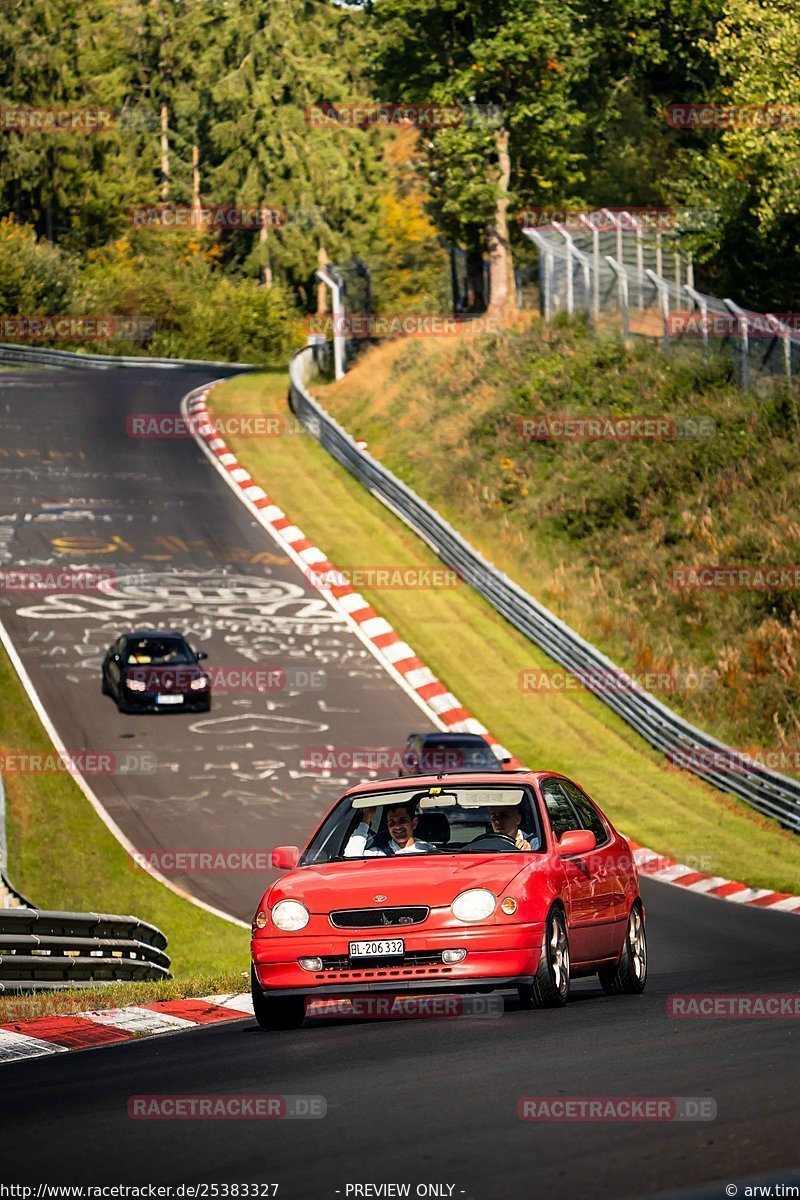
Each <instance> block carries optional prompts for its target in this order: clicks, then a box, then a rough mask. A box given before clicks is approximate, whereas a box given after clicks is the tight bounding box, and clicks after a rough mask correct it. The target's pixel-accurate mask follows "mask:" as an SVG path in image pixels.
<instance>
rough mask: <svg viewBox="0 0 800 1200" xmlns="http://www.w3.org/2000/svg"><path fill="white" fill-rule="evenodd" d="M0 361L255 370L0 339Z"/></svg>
mask: <svg viewBox="0 0 800 1200" xmlns="http://www.w3.org/2000/svg"><path fill="white" fill-rule="evenodd" d="M0 362H4V363H5V362H8V363H21V364H22V365H23V366H34V367H94V368H96V369H97V370H108V369H109V368H110V367H161V368H162V369H170V368H176V367H229V368H230V369H232V370H235V371H256V370H258V369H259V368H258V367H257V366H256V365H255V364H253V363H232V362H214V361H212V360H211V359H204V358H145V357H130V358H125V357H124V356H123V355H120V354H76V353H75V352H74V351H72V350H47V349H44V348H40V347H37V346H15V345H12V344H11V343H9V342H0Z"/></svg>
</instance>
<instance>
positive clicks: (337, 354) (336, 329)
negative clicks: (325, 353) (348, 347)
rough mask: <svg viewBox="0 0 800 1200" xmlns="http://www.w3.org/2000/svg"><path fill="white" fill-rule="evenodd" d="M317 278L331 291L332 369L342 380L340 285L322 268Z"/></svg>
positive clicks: (342, 309) (342, 320)
mask: <svg viewBox="0 0 800 1200" xmlns="http://www.w3.org/2000/svg"><path fill="white" fill-rule="evenodd" d="M317 277H318V278H319V279H321V280H322V282H323V283H324V284H326V285H327V286H328V287H329V288H330V289H331V298H332V304H331V307H332V310H333V368H334V376H335V377H336V379H344V340H345V330H344V302H343V299H342V285H341V283H339V282H338V281H337V280H335V279H334V278H333V277H332V276H331V275H329V274H328V272H327V271H326V270H324V269H323V268H322V267H318V268H317Z"/></svg>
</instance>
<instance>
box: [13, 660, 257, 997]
mask: <svg viewBox="0 0 800 1200" xmlns="http://www.w3.org/2000/svg"><path fill="white" fill-rule="evenodd" d="M0 694H2V696H3V703H2V705H1V706H0V750H2V752H3V753H14V752H16V753H26V754H36V753H43V754H44V753H48V752H52V744H51V742H50V739H49V738H48V736H47V734H46V733H45V730H44V728H43V727H42V724H41V722H40V721H39V718H38V717H37V715H36V713H35V712H34V710H33V708H32V706H31V704H30V701H29V700H28V697H27V695H26V693H25V691H24V689H23V687H22V685H21V683H20V681H19V679H18V677H17V674H16V672H15V670H14V668H13V666H12V664H11V662H10V661H9V658H8V656H7V654H6V653H5V651H4V650H2V649H0ZM4 784H5V792H6V810H7V812H6V817H7V832H8V863H9V865H8V872H9V875H10V877H11V880H12V882H13V884H14V886H15V887H16V888H18V889H19V891H20V892H22V894H23V895H25V896H27V898H28V899H29V900H30V901H31V903H33V904H35V905H36V906H37V907H39V908H53V909H66V910H68V911H79V912H87V911H88V912H111V913H120V914H123V915H128V914H132V915H134V916H137V917H139V918H141V919H142V920H144V921H148V922H150V923H151V924H153V925H157V926H158V927H159V928H160V929H163V931H164V933H165V934H166V935H167V938H168V939H169V945H168V947H167V952H168V953H169V955H170V958H171V959H172V973H173V975H174V977H175V985H171V986H176V987H177V988H178V990H179V991H180V990H181V988H185V989H186V990H185V991H184V993H183V994H186V995H191V994H192V989H193V988H194V987H196V986H197V978H198V977H200V976H202V977H205V979H206V980H208V979H210V978H212V977H214V978H218V979H219V981H220V982H221V983H223V984H225V983H226V980H229V977H231V976H232V975H237V976H238V974H239V973H241V972H242V971H244V970H245V968H246V967H247V963H248V945H247V931H246V930H244V929H241V928H238V927H237V926H234V925H232V924H230V923H229V922H227V921H224V920H222V919H221V918H220V917H215V916H212V915H211V914H210V913H207V912H205V911H203V910H202V909H200V908H198V907H197V906H196V905H194V904H192V903H190V901H188V900H184V899H182V898H181V897H180V896H177V895H176V894H175V893H174V892H172V891H170V890H169V889H168V888H167V887H165V886H164V885H163V884H161V883H159V882H158V881H157V880H154V879H153V878H152V877H151V876H149V875H147V874H146V873H145V872H143V871H140V870H133V869H132V868H131V865H130V859H129V857H128V854H127V852H126V851H125V850H124V849H123V847H122V846H121V845H120V844H119V842H118V841H117V840H116V838H115V837H114V836H113V835H112V834H111V833H110V831H109V830H108V829H107V828H106V826H105V825H104V824H103V822H102V821H101V820H100V818H99V817H98V816H97V814H96V813H95V811H94V809H93V808H92V807H91V805H90V804H89V802H88V800H87V799H86V798H85V796H84V795H83V793H82V792H81V791H80V789H79V788H78V786H77V784H76V783H75V781H74V780H73V779H71V778H70V777H69V776H62V775H45V774H38V775H37V774H31V775H13V774H8V775H6V776H5V778H4ZM125 986H130V987H133V988H134V989H136V988H142V989H145V990H144V991H143V992H142V994H143V995H146V996H147V998H151V996H150V991H149V990H146V989H152V988H154V987H163V986H164V985H162V984H158V985H155V984H154V985H149V984H139V985H125ZM216 990H219V991H225V990H230V988H229V987H228V986H227V984H226V986H222V987H220V988H218V989H216ZM103 994H104V995H105V992H103ZM194 994H197V993H194ZM156 998H158V997H156ZM103 1003H105V1001H103ZM8 1004H9V1000H7V999H6V1000H3V999H0V1016H2V1014H3V1013H5V1011H6V1007H5V1006H6V1005H8ZM83 1006H84V1007H85V999H84V1004H83Z"/></svg>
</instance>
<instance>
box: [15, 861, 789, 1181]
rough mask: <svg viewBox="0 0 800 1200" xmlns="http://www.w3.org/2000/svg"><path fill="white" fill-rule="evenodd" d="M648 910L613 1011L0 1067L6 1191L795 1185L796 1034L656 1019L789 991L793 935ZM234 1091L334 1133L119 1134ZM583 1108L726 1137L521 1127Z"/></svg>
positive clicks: (579, 1002)
mask: <svg viewBox="0 0 800 1200" xmlns="http://www.w3.org/2000/svg"><path fill="white" fill-rule="evenodd" d="M644 896H645V901H646V903H647V905H648V922H649V935H650V953H651V977H650V983H649V986H648V990H647V992H646V993H645V994H644V996H641V997H634V998H606V997H604V996H603V995H602V993H601V992H600V990H599V988H596V987H594V986H593V984H592V982H590V981H586V982H582V983H580V984H576V985H575V988H574V992H573V998H572V1000H571V1002H570V1003H569V1005H568V1006H567V1007H566V1008H565V1009H563V1010H561V1011H557V1012H553V1011H550V1012H524V1011H519V1010H514V1009H513V1007H512V1005H510V1004H509V1005H508V1007H507V1011H506V1015H505V1016H503V1017H496V1018H477V1017H476V1018H469V1019H468V1018H466V1017H465V1018H461V1019H459V1018H452V1019H436V1020H394V1021H374V1022H352V1021H347V1020H340V1021H337V1022H332V1021H328V1022H325V1023H324V1024H322V1023H320V1024H319V1025H313V1026H312V1025H311V1024H310V1023H309V1022H306V1025H305V1027H304V1028H302V1029H300V1030H297V1031H293V1032H291V1033H283V1034H264V1033H261V1031H260V1030H259V1029H258V1027H257V1026H256V1025H255V1024H254V1023H251V1022H250V1021H242V1022H237V1023H235V1024H231V1025H228V1026H225V1027H223V1028H216V1029H215V1028H208V1027H207V1028H206V1029H203V1030H199V1031H197V1032H191V1033H185V1034H184V1033H180V1034H177V1035H166V1036H162V1037H157V1038H151V1039H148V1040H146V1041H144V1042H140V1043H139V1044H136V1043H128V1044H126V1045H123V1046H119V1047H111V1048H108V1049H106V1048H100V1049H96V1050H86V1051H77V1052H74V1053H69V1054H61V1055H55V1056H51V1057H49V1058H46V1059H39V1060H35V1059H34V1060H29V1061H27V1062H20V1063H11V1064H8V1065H7V1066H4V1067H3V1075H2V1084H3V1086H2V1090H0V1146H2V1147H5V1148H6V1149H8V1148H11V1147H13V1151H14V1152H13V1155H11V1154H4V1156H3V1159H4V1161H3V1171H2V1176H3V1179H4V1180H7V1181H8V1182H12V1181H19V1182H25V1181H28V1182H30V1181H37V1182H38V1181H43V1182H48V1181H50V1182H59V1181H60V1182H63V1181H64V1180H67V1179H68V1180H69V1182H70V1183H79V1182H82V1183H114V1182H122V1181H124V1182H125V1183H135V1182H142V1183H144V1182H158V1183H173V1184H177V1183H190V1182H196V1181H205V1182H209V1183H210V1182H219V1183H223V1182H224V1183H234V1182H239V1183H244V1182H247V1181H251V1182H252V1181H260V1182H268V1181H269V1182H276V1183H279V1184H280V1189H279V1192H278V1196H279V1197H283V1200H324V1198H326V1197H330V1200H336V1197H337V1195H338V1196H342V1197H344V1196H345V1190H344V1189H345V1188H346V1185H347V1184H348V1183H351V1184H352V1183H367V1182H374V1183H389V1182H391V1183H403V1182H408V1183H411V1184H413V1185H417V1184H420V1183H444V1184H453V1185H455V1186H454V1191H453V1193H452V1195H453V1196H454V1197H461V1196H463V1197H469V1198H472V1200H528V1198H531V1200H532V1198H534V1197H543V1198H544V1197H547V1198H548V1200H574V1198H576V1197H597V1198H598V1200H605V1198H606V1197H608V1198H609V1200H611V1198H614V1197H634V1196H646V1195H651V1194H653V1193H656V1192H659V1191H666V1190H670V1191H671V1190H673V1189H674V1190H683V1189H689V1188H694V1187H695V1186H696V1185H698V1184H701V1183H704V1182H707V1181H711V1180H722V1181H729V1180H736V1179H742V1178H743V1177H747V1176H752V1175H756V1176H757V1177H758V1178H759V1179H760V1180H761V1181H762V1182H763V1180H764V1179H765V1177H766V1176H767V1173H768V1172H771V1171H777V1170H780V1169H786V1168H789V1167H792V1166H795V1167H796V1166H797V1165H798V1162H800V1105H799V1104H798V1094H797V1058H798V1033H797V1028H796V1024H797V1022H796V1021H794V1022H793V1021H792V1020H780V1019H774V1020H769V1019H764V1020H676V1019H674V1018H671V1017H669V1016H668V1015H667V1009H666V1002H667V997H668V996H669V995H671V994H674V993H698V992H708V991H720V992H723V991H724V992H740V991H741V992H797V991H798V990H800V963H799V962H798V921H797V917H795V916H793V915H790V914H782V913H768V912H759V911H758V910H751V909H744V908H741V907H740V906H738V905H734V904H726V903H724V902H722V901H719V900H712V899H707V898H705V897H702V896H693V895H689V894H686V893H682V892H681V891H679V890H678V889H677V888H674V887H669V886H668V885H665V884H658V883H652V882H651V883H648V882H647V881H645V884H644ZM238 1092H246V1093H249V1094H258V1095H275V1094H282V1093H289V1094H293V1095H294V1094H301V1095H317V1096H319V1095H321V1096H323V1097H324V1098H325V1100H326V1102H327V1116H326V1117H325V1118H324V1119H321V1120H293V1121H289V1120H285V1121H269V1120H262V1121H257V1120H252V1121H248V1120H225V1121H213V1120H210V1121H209V1120H207V1121H171V1120H166V1121H160V1120H133V1119H131V1118H129V1117H128V1115H127V1101H128V1098H129V1097H130V1096H132V1095H159V1094H160V1095H163V1094H169V1095H175V1094H193V1095H195V1094H206V1095H207V1094H219V1093H225V1094H231V1093H238ZM576 1095H577V1096H693V1097H703V1098H712V1099H714V1100H715V1101H716V1104H717V1110H718V1116H717V1119H716V1120H715V1121H712V1122H696V1123H695V1122H693V1123H685V1124H673V1123H664V1124H608V1123H586V1124H573V1123H569V1124H565V1123H561V1124H559V1123H552V1122H551V1123H543V1124H534V1123H529V1122H523V1121H521V1120H519V1119H518V1118H517V1115H516V1111H517V1102H518V1100H519V1099H520V1097H522V1096H562V1097H563V1096H576ZM792 1147H794V1151H792V1149H791V1148H792ZM787 1156H788V1160H787ZM795 1182H800V1180H797V1179H796V1180H795ZM221 1194H222V1193H221V1192H220V1195H221ZM411 1194H412V1195H413V1194H414V1192H413V1189H412V1193H411ZM444 1194H445V1195H447V1193H444ZM689 1194H691V1193H689ZM710 1194H712V1195H715V1196H716V1195H719V1196H720V1197H723V1196H724V1195H725V1192H724V1188H720V1189H718V1190H715V1191H713V1192H712V1193H710ZM742 1194H743V1193H742ZM351 1195H352V1193H351Z"/></svg>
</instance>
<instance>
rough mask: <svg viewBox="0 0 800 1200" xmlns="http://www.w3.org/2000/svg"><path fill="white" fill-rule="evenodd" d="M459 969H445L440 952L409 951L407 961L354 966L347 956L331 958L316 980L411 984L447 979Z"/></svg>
mask: <svg viewBox="0 0 800 1200" xmlns="http://www.w3.org/2000/svg"><path fill="white" fill-rule="evenodd" d="M453 971H455V967H450V966H445V965H444V963H443V962H442V954H441V951H440V950H409V951H407V952H406V954H405V955H404V957H403V958H373V959H369V960H368V961H367V960H364V959H357V960H355V962H353V963H352V964H351V960H350V959H349V958H348V957H347V955H346V954H342V955H333V954H332V955H327V956H326V957H324V958H323V959H322V970H321V971H317V972H315V974H314V976H313V978H314V979H316V980H318V981H319V982H320V983H323V982H324V983H364V982H366V981H367V980H378V979H385V980H387V981H388V982H392V981H394V982H400V980H405V981H406V982H409V981H410V980H412V979H420V978H427V979H431V978H434V979H436V978H439V979H441V978H446V977H447V976H448V975H450V974H451V973H452V972H453Z"/></svg>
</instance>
